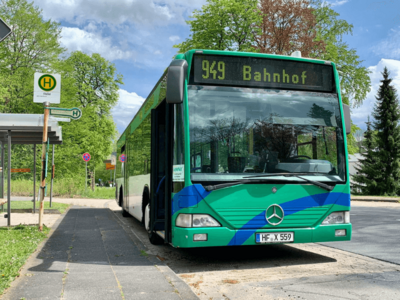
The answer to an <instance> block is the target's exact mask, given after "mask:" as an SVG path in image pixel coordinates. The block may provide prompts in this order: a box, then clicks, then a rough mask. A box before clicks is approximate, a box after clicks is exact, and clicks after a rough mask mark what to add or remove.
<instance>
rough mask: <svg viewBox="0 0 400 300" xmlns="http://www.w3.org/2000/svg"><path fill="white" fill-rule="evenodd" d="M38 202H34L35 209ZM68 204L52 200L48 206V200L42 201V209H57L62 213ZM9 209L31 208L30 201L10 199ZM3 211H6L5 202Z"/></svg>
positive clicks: (37, 206)
mask: <svg viewBox="0 0 400 300" xmlns="http://www.w3.org/2000/svg"><path fill="white" fill-rule="evenodd" d="M39 205H40V202H39V201H37V202H36V209H37V210H39ZM69 205H70V204H65V203H57V202H53V203H52V205H51V207H50V202H49V201H45V202H44V209H57V210H58V211H59V212H60V213H63V212H64V211H65V210H66V209H67V208H68V206H69ZM11 209H33V202H32V201H11ZM4 211H5V212H7V204H4ZM0 212H1V210H0Z"/></svg>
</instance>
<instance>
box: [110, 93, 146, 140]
mask: <svg viewBox="0 0 400 300" xmlns="http://www.w3.org/2000/svg"><path fill="white" fill-rule="evenodd" d="M145 100H146V99H145V98H143V97H141V96H139V95H138V94H136V93H129V92H128V91H126V90H123V89H120V90H119V100H118V103H117V105H116V106H115V107H114V108H113V109H112V111H111V113H112V116H113V119H114V122H115V123H116V124H117V129H118V131H119V132H120V133H122V132H124V130H125V128H126V127H127V126H128V125H129V122H130V121H132V119H133V117H134V116H135V115H136V113H137V111H138V110H139V108H140V107H141V106H142V104H143V102H144V101H145Z"/></svg>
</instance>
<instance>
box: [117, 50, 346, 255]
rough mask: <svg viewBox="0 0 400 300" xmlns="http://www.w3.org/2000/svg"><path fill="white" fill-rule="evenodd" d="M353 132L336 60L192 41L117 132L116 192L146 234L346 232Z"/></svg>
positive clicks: (306, 238)
mask: <svg viewBox="0 0 400 300" xmlns="http://www.w3.org/2000/svg"><path fill="white" fill-rule="evenodd" d="M349 132H350V110H349V107H348V106H346V105H343V103H342V100H341V95H340V87H339V77H338V72H337V70H336V68H335V64H334V63H332V62H330V61H322V60H315V59H310V58H302V57H301V54H300V55H299V53H298V52H297V53H296V52H295V55H292V56H282V55H271V54H261V53H243V52H228V51H213V50H191V51H188V52H187V53H185V54H178V55H177V56H176V57H175V59H174V60H173V61H172V62H171V64H170V66H169V67H168V69H167V70H166V72H165V73H164V74H163V76H162V77H161V79H160V80H159V81H158V82H157V84H156V85H155V87H154V88H153V90H152V91H151V93H150V95H149V96H148V97H147V99H146V101H145V102H144V103H143V105H142V106H141V108H140V109H139V111H138V112H137V113H136V115H135V117H134V118H133V120H132V121H131V123H130V124H129V126H128V127H127V128H126V130H125V132H124V133H123V134H122V136H121V137H120V139H119V141H118V144H117V153H118V154H117V155H118V157H119V159H118V163H117V171H116V172H117V185H116V201H117V202H118V204H119V205H120V206H121V207H122V210H123V216H124V217H127V216H131V215H132V216H133V217H135V218H136V219H138V220H139V221H140V222H143V224H144V227H145V229H146V230H147V233H148V236H149V239H150V241H151V243H153V244H162V243H167V244H171V245H172V246H173V247H181V248H190V247H209V246H233V245H265V244H274V243H311V242H327V241H347V240H350V239H351V233H352V225H351V223H350V184H349V182H350V181H349V172H348V155H347V142H346V134H348V133H349Z"/></svg>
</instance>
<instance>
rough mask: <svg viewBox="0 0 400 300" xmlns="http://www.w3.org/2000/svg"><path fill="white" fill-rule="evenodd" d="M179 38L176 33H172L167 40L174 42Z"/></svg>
mask: <svg viewBox="0 0 400 300" xmlns="http://www.w3.org/2000/svg"><path fill="white" fill-rule="evenodd" d="M179 39H180V37H179V36H177V35H173V36H170V37H169V40H170V41H171V42H176V41H178V40H179Z"/></svg>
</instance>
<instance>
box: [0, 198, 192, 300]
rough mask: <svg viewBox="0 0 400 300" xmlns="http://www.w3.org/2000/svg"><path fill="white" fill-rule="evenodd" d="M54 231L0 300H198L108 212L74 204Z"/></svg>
mask: <svg viewBox="0 0 400 300" xmlns="http://www.w3.org/2000/svg"><path fill="white" fill-rule="evenodd" d="M54 227H55V228H56V229H55V231H54V232H53V233H52V235H51V236H50V238H49V239H48V240H47V241H46V243H45V245H44V246H43V247H42V248H41V249H39V251H38V252H36V253H34V254H33V255H32V257H31V258H30V259H29V260H28V262H27V264H26V265H25V267H24V269H23V271H22V272H21V276H20V278H18V279H17V280H16V281H15V282H13V284H12V287H11V288H10V289H9V290H8V291H7V292H6V294H5V295H4V296H3V298H2V299H7V300H16V299H27V300H35V299H73V300H80V299H82V300H90V299H93V300H103V299H104V300H108V299H110V300H111V299H122V300H128V299H134V300H140V299H149V300H150V299H159V300H162V299H166V300H167V299H168V300H172V299H177V300H178V299H197V297H196V295H194V294H193V292H192V291H191V290H190V289H189V287H188V286H187V285H186V284H185V283H184V282H183V281H182V280H181V279H179V278H178V277H177V276H176V275H175V274H174V273H173V272H172V271H170V269H168V268H166V267H164V268H163V264H162V263H161V264H160V263H159V261H158V263H157V266H156V265H155V264H154V261H152V260H151V259H150V257H149V256H148V254H147V253H146V252H144V251H140V250H139V249H138V247H137V246H136V244H135V243H134V242H133V241H132V239H131V238H130V237H129V235H128V234H127V233H126V232H125V231H124V230H123V228H121V226H120V225H119V224H118V220H117V219H116V218H115V216H114V213H113V212H112V211H111V210H109V209H108V208H83V207H76V206H74V207H73V208H71V209H70V210H69V211H68V212H67V213H66V215H65V217H64V218H63V219H60V220H59V221H58V223H56V224H55V226H54ZM165 268H166V269H165Z"/></svg>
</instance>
